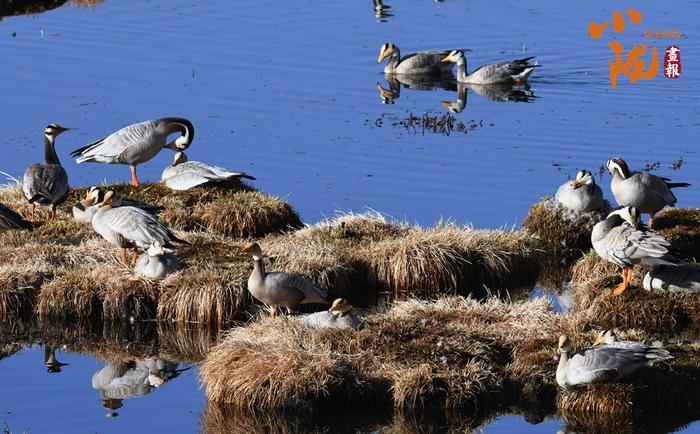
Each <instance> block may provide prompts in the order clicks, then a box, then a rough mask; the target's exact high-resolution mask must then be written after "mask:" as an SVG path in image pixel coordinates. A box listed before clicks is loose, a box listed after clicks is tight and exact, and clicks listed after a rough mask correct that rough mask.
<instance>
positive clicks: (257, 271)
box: [242, 243, 328, 317]
mask: <svg viewBox="0 0 700 434" xmlns="http://www.w3.org/2000/svg"><path fill="white" fill-rule="evenodd" d="M242 250H243V251H244V252H246V253H248V254H250V255H251V256H252V257H253V261H254V266H253V272H252V273H251V274H250V277H249V278H248V291H250V294H251V295H252V296H253V297H255V298H256V299H257V300H259V301H261V302H263V303H264V304H265V305H267V306H268V309H269V312H270V315H272V317H276V316H277V308H279V307H285V308H287V313H288V314H289V313H291V312H292V311H293V310H296V309H297V308H298V307H299V305H300V304H327V303H328V291H327V290H326V289H324V288H319V287H318V286H316V285H314V284H313V283H311V281H310V280H309V279H307V278H305V277H303V276H300V275H298V274H291V273H282V272H275V273H266V272H265V265H264V264H263V254H262V249H261V248H260V246H259V245H258V243H247V244H246V245H244V246H243V248H242Z"/></svg>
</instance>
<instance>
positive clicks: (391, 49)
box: [377, 42, 399, 63]
mask: <svg viewBox="0 0 700 434" xmlns="http://www.w3.org/2000/svg"><path fill="white" fill-rule="evenodd" d="M398 51H399V50H398V48H396V45H394V44H392V43H391V42H387V43H386V44H384V45H382V46H381V48H379V57H377V63H381V62H382V60H384V59H385V58H387V57H389V56H393V55H394V54H396V53H397V52H398Z"/></svg>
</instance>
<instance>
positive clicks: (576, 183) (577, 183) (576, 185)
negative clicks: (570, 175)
mask: <svg viewBox="0 0 700 434" xmlns="http://www.w3.org/2000/svg"><path fill="white" fill-rule="evenodd" d="M581 185H583V182H581V181H580V180H578V179H575V180H573V181H572V182H571V187H572V188H574V189H576V188H579V187H580V186H581Z"/></svg>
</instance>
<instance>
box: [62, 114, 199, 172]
mask: <svg viewBox="0 0 700 434" xmlns="http://www.w3.org/2000/svg"><path fill="white" fill-rule="evenodd" d="M174 133H180V134H181V136H180V137H178V138H176V139H175V140H173V141H172V142H170V143H168V142H167V140H168V137H169V136H170V135H172V134H174ZM192 140H194V126H193V125H192V122H190V121H189V120H187V119H185V118H174V117H171V118H161V119H156V120H152V121H145V122H140V123H138V124H133V125H129V126H126V127H124V128H122V129H121V130H119V131H117V132H114V133H112V134H110V135H109V136H107V137H105V138H104V139H100V140H98V141H96V142H93V143H90V144H89V145H86V146H83V147H82V148H79V149H76V150H75V151H73V152H72V153H71V156H73V157H76V159H75V161H77V162H78V164H80V163H85V162H97V163H108V164H128V165H129V166H130V167H131V183H132V185H139V180H138V178H137V177H136V166H137V165H138V164H141V163H145V162H146V161H148V160H150V159H151V158H153V157H155V156H156V154H157V153H158V152H160V150H161V149H163V148H169V149H173V150H175V151H184V150H185V149H187V148H188V147H189V146H190V144H192Z"/></svg>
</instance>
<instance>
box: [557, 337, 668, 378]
mask: <svg viewBox="0 0 700 434" xmlns="http://www.w3.org/2000/svg"><path fill="white" fill-rule="evenodd" d="M572 351H573V347H572V345H571V341H570V340H569V337H568V336H566V335H562V336H561V337H560V338H559V352H560V353H561V354H560V356H559V366H558V367H557V375H556V378H557V384H559V386H561V387H564V388H569V387H573V386H578V385H581V384H593V383H600V382H611V381H618V380H620V379H622V378H624V377H626V376H628V375H630V374H632V373H633V372H634V371H636V370H637V369H639V368H641V367H642V366H644V365H647V364H650V363H653V362H657V361H663V360H669V359H672V358H673V357H671V356H670V355H669V354H668V351H666V350H664V349H662V348H655V347H647V346H645V347H644V348H623V347H613V346H609V345H603V346H599V347H594V348H586V349H583V350H579V351H577V352H576V353H573V354H572Z"/></svg>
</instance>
